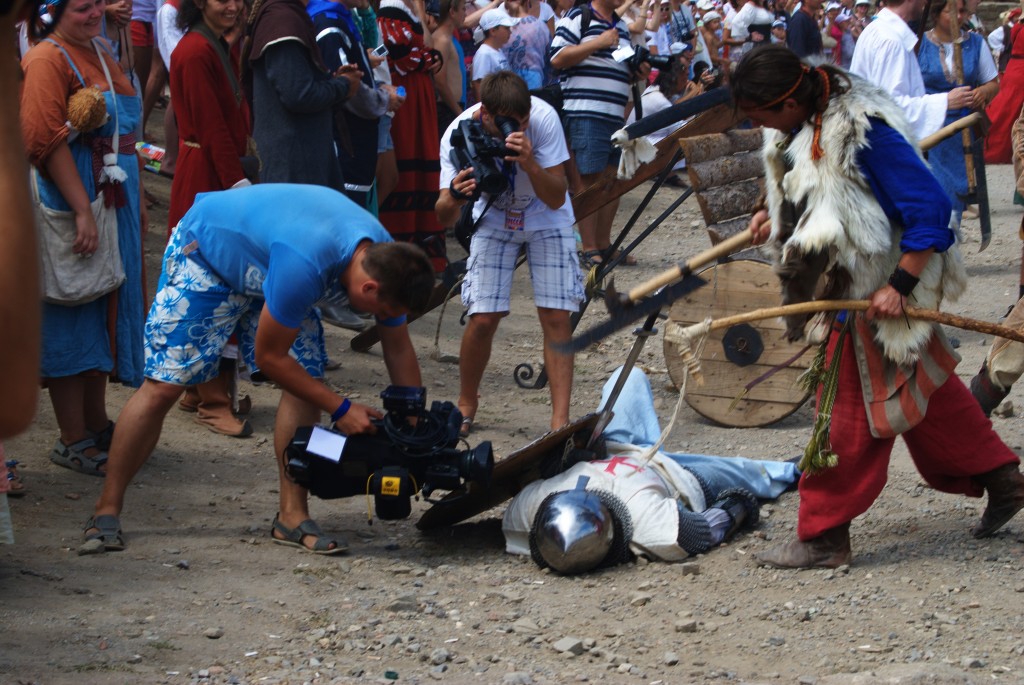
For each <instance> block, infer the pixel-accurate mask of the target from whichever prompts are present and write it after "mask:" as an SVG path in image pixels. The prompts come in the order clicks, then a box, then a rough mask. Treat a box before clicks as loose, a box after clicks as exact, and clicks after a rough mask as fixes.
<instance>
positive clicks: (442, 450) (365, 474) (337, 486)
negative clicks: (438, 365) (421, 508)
mask: <svg viewBox="0 0 1024 685" xmlns="http://www.w3.org/2000/svg"><path fill="white" fill-rule="evenodd" d="M380 396H381V398H382V399H383V401H384V410H385V412H386V413H385V416H384V418H383V419H381V420H375V421H374V424H375V425H376V427H377V433H376V434H375V435H350V436H345V435H342V434H341V433H338V432H335V431H333V430H329V429H327V428H322V427H320V426H304V427H302V428H299V429H298V430H297V431H295V437H294V438H292V441H291V442H290V443H288V446H287V447H285V452H284V456H285V472H286V473H287V474H288V477H289V478H291V479H292V480H293V481H295V482H296V483H298V484H299V485H301V486H303V487H306V488H309V491H310V492H311V493H313V495H315V496H316V497H319V498H321V499H337V498H339V497H352V496H354V495H367V496H369V495H373V496H374V506H375V509H376V512H377V517H378V518H380V519H382V520H393V519H402V518H406V517H407V516H409V513H410V512H411V511H412V502H411V498H412V496H413V495H416V494H417V493H418V492H421V491H422V492H423V496H424V498H429V497H430V495H431V493H432V492H434V491H435V490H448V491H451V492H456V491H458V490H460V489H463V488H464V487H465V484H466V482H475V483H480V484H483V485H486V484H487V483H488V482H489V481H490V477H491V470H492V469H493V468H494V453H493V451H492V450H491V443H490V442H481V443H480V444H479V445H477V446H476V447H475V448H473V449H464V450H459V449H457V446H458V443H459V440H460V438H459V425H460V424H461V423H462V414H460V413H459V410H458V409H457V408H456V407H455V405H454V404H452V403H451V402H434V403H433V404H432V405H431V407H430V411H426V404H427V391H426V388H415V387H405V386H397V385H392V386H389V387H388V388H387V389H386V390H385V391H384V392H382V393H381V394H380ZM428 501H431V500H429V499H428Z"/></svg>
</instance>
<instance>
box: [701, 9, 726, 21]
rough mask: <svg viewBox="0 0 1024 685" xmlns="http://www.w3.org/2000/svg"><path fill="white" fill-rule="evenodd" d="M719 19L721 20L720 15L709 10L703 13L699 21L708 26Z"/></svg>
mask: <svg viewBox="0 0 1024 685" xmlns="http://www.w3.org/2000/svg"><path fill="white" fill-rule="evenodd" d="M721 18H722V15H721V14H719V13H718V12H716V11H714V10H711V11H710V12H705V13H704V16H703V17H701V18H700V19H701V21H703V22H704V23H705V24H710V23H711V22H713V21H714V20H715V19H721Z"/></svg>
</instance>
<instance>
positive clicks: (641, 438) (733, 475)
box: [601, 367, 800, 505]
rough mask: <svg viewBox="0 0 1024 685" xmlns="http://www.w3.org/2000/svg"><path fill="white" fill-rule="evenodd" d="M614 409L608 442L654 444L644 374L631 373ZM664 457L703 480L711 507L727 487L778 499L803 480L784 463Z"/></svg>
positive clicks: (654, 419)
mask: <svg viewBox="0 0 1024 685" xmlns="http://www.w3.org/2000/svg"><path fill="white" fill-rule="evenodd" d="M621 370H622V367H619V368H618V369H616V370H615V371H614V372H613V373H612V375H611V378H609V379H608V381H607V382H606V383H605V385H604V390H603V391H602V393H601V407H604V404H605V402H607V401H608V395H609V393H611V391H612V388H613V387H614V385H615V381H616V379H618V377H619V373H620V372H621ZM613 410H614V411H615V418H613V419H612V420H611V423H609V424H608V427H607V428H605V430H604V437H605V439H606V440H610V441H613V442H623V443H628V444H632V445H640V446H642V447H646V446H650V445H653V444H654V443H655V442H657V440H658V438H659V437H660V436H661V426H660V425H658V415H657V413H656V412H655V411H654V395H653V394H652V393H651V384H650V381H648V380H647V376H646V375H645V374H644V372H643V371H640V370H639V369H636V368H634V369H633V370H632V372H631V373H630V375H629V379H628V380H627V381H626V385H625V386H624V387H623V388H622V393H621V394H620V395H619V399H618V400H617V401H616V402H615V406H614V407H613ZM665 454H666V455H667V456H669V457H671V458H672V459H674V460H675V461H676V463H678V464H679V465H680V466H682V467H683V468H686V469H688V470H690V471H692V472H694V473H696V474H697V475H698V476H699V477H700V478H702V479H704V481H705V482H706V483H707V484H708V485H709V486H710V490H711V492H710V493H709V495H710V497H709V501H708V504H709V505H710V504H711V502H712V501H713V500H714V497H715V496H716V495H717V493H719V492H721V491H722V490H725V489H727V488H745V489H747V490H749V491H750V492H752V493H753V494H754V495H756V496H757V497H759V498H761V499H775V498H776V497H778V496H779V495H780V494H782V493H783V492H784V491H785V490H786V488H788V487H790V486H791V485H792V484H793V483H795V482H796V481H797V480H798V479H799V478H800V472H799V471H797V469H796V465H795V464H792V463H790V462H785V461H762V460H758V459H747V458H745V457H716V456H711V455H705V454H682V453H672V452H665ZM785 456H787V457H788V456H789V455H785Z"/></svg>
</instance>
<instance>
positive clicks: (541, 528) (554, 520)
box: [531, 485, 615, 574]
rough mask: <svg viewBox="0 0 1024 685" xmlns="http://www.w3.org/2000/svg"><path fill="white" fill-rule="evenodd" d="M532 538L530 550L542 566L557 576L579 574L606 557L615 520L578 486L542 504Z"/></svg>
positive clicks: (595, 495) (592, 496)
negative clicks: (539, 558) (541, 561)
mask: <svg viewBox="0 0 1024 685" xmlns="http://www.w3.org/2000/svg"><path fill="white" fill-rule="evenodd" d="M531 535H532V537H533V539H532V540H531V543H532V544H531V547H533V549H534V550H535V551H536V553H537V554H538V555H539V556H540V557H541V559H543V561H544V563H545V564H547V565H548V566H550V567H551V568H553V569H554V570H555V571H558V572H559V573H564V574H573V573H582V572H584V571H589V570H590V569H593V568H596V567H597V566H598V565H600V564H601V562H602V561H604V560H605V558H606V557H607V556H608V553H609V551H610V550H611V548H612V543H613V542H614V538H615V520H614V518H613V517H612V514H611V512H610V511H609V510H608V507H607V506H605V504H604V502H602V501H601V498H600V497H599V496H598V495H597V494H595V493H593V492H587V491H586V490H585V489H583V488H581V487H579V486H578V485H577V488H576V489H575V490H564V491H562V492H556V493H554V494H551V495H548V497H547V498H545V499H544V501H543V502H541V505H540V508H539V509H538V511H537V516H536V517H535V519H534V522H533V530H532V531H531ZM538 563H539V561H538Z"/></svg>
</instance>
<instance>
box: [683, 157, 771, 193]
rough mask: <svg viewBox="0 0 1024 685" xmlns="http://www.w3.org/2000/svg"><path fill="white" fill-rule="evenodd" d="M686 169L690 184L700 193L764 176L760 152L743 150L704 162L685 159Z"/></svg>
mask: <svg viewBox="0 0 1024 685" xmlns="http://www.w3.org/2000/svg"><path fill="white" fill-rule="evenodd" d="M686 171H687V173H688V174H689V175H690V185H691V186H693V189H694V190H695V191H696V192H698V193H700V192H704V191H706V190H709V189H711V188H716V187H718V186H724V185H729V184H730V183H735V182H737V181H745V180H747V179H749V178H761V177H762V176H764V162H762V161H761V153H760V152H743V153H740V154H738V155H729V156H728V157H722V158H720V159H712V160H708V161H706V162H693V163H691V162H690V161H689V160H687V164H686Z"/></svg>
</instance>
